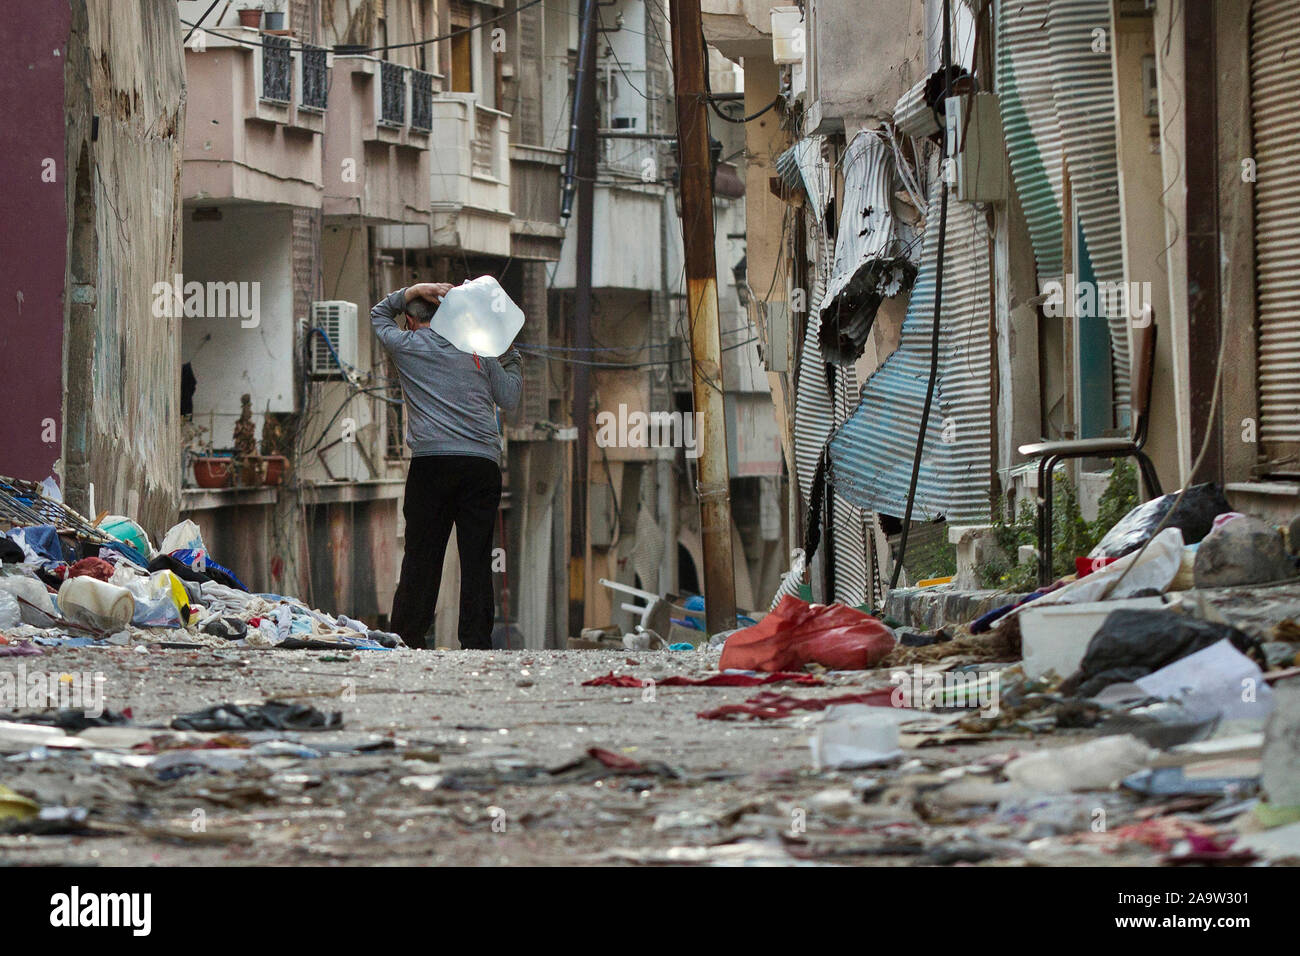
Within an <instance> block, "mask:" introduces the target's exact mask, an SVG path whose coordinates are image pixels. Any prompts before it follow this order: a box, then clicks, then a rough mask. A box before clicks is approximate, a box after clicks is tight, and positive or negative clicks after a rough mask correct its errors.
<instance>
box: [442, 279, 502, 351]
mask: <svg viewBox="0 0 1300 956" xmlns="http://www.w3.org/2000/svg"><path fill="white" fill-rule="evenodd" d="M430 325H431V327H432V328H433V331H435V332H437V333H438V334H439V335H441V336H442V337H443V338H444V339H446V340H447V341H448V342H450V343H451V344H452V345H454V346H456V348H458V349H460V350H461V351H462V352H470V353H473V354H474V355H483V356H487V357H489V358H495V357H496V356H498V355H501V354H503V353H504V352H505V351H506V350H507V349H509V348H510V343H511V342H513V341H514V339H515V336H516V335H518V334H519V330H520V329H522V328H523V327H524V312H523V309H521V308H519V306H517V305H515V303H514V302H513V301H512V300H511V298H510V296H508V295H506V290H505V289H503V288H501V284H500V283H499V282H497V280H496V279H494V278H492V277H491V276H479V277H478V278H477V279H470V280H469V281H468V282H462V283H461V284H460V285H458V286H456V287H455V288H453V289H452V290H451V291H450V292H448V293H447V294H446V295H445V296H443V297H442V303H441V304H440V305H439V306H438V311H436V312H434V313H433V321H432V322H431V323H430Z"/></svg>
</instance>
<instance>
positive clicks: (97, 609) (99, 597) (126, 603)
mask: <svg viewBox="0 0 1300 956" xmlns="http://www.w3.org/2000/svg"><path fill="white" fill-rule="evenodd" d="M59 611H60V612H61V613H62V614H63V616H64V617H65V618H67V619H68V620H69V621H71V622H72V623H73V624H86V625H88V626H90V627H93V628H99V629H101V630H105V631H120V630H122V629H123V628H124V627H126V626H127V625H128V624H130V623H131V617H132V616H133V615H134V614H135V598H134V597H133V596H132V595H131V592H130V591H128V590H127V589H126V588H122V587H118V586H117V585H116V584H109V583H108V582H107V581H99V580H96V579H95V578H92V577H90V576H88V575H83V576H82V577H79V578H69V579H68V580H67V581H64V582H63V584H62V585H60V586H59Z"/></svg>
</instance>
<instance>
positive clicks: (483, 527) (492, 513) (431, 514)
mask: <svg viewBox="0 0 1300 956" xmlns="http://www.w3.org/2000/svg"><path fill="white" fill-rule="evenodd" d="M500 503H501V469H500V468H499V467H497V464H496V462H494V461H492V460H490V459H488V458H481V457H478V456H475V455H421V456H419V457H417V458H412V459H411V470H410V472H409V473H408V474H407V476H406V501H405V503H404V504H403V506H402V514H403V515H404V516H405V518H406V553H405V555H403V557H402V577H401V580H400V581H399V582H398V585H397V593H396V594H395V595H393V613H392V628H393V630H394V631H396V632H397V633H398V634H400V635H401V636H402V640H403V641H405V642H406V644H407V646H409V647H424V646H425V635H427V634H428V633H429V628H430V627H432V626H433V616H434V610H435V609H436V608H437V606H438V586H439V584H441V581H442V561H443V556H444V554H445V553H446V550H447V539H448V537H450V535H451V526H452V525H453V524H454V525H455V526H456V546H457V550H459V552H460V646H461V647H473V648H482V649H485V650H486V649H490V648H491V647H492V625H493V623H494V621H495V619H496V600H495V598H494V596H493V592H492V532H493V530H494V529H495V527H496V519H497V506H498V505H499V504H500Z"/></svg>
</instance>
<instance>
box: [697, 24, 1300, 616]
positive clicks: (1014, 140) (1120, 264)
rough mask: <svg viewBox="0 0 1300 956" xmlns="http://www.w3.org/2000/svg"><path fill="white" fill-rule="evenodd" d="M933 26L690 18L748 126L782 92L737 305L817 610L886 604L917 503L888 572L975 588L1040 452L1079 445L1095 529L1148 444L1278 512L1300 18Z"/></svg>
mask: <svg viewBox="0 0 1300 956" xmlns="http://www.w3.org/2000/svg"><path fill="white" fill-rule="evenodd" d="M943 7H944V5H943V4H942V3H939V2H929V0H927V2H915V3H906V4H891V5H884V4H876V5H873V9H872V15H871V17H870V19H869V21H864V19H863V16H862V9H861V8H862V5H861V4H859V3H853V2H847V0H807V2H804V3H800V4H779V3H767V2H748V0H719V2H711V3H709V2H706V3H705V4H704V13H705V17H704V21H705V31H706V35H707V36H708V38H709V41H710V42H711V43H712V44H713V45H714V46H715V47H716V48H717V49H718V50H720V51H721V52H722V53H724V54H725V55H727V56H728V57H730V58H731V59H733V60H734V61H736V62H738V63H740V64H742V65H743V66H744V69H745V75H746V80H747V83H746V102H745V108H746V111H747V112H753V111H755V110H758V109H761V108H762V107H763V106H764V105H766V103H768V102H769V101H771V100H772V99H773V98H774V97H775V98H777V99H778V101H779V107H778V111H777V115H776V116H775V117H774V118H773V119H772V121H771V122H767V123H764V122H754V123H751V124H749V125H748V127H747V146H748V154H749V168H748V175H747V180H746V187H747V190H746V201H747V207H748V230H749V240H750V242H749V246H748V255H749V266H750V272H751V285H752V286H753V287H754V288H755V289H756V290H758V295H757V296H756V297H755V298H754V299H753V300H752V301H751V305H750V310H751V316H752V318H753V320H754V322H755V323H756V325H757V326H758V327H759V329H760V333H759V334H760V336H761V338H762V344H763V351H764V363H765V366H766V369H767V371H768V374H769V378H770V380H771V383H772V390H773V395H774V397H775V399H776V402H777V404H778V406H779V407H780V409H781V412H780V415H779V417H780V419H781V421H782V424H783V435H782V441H783V448H784V452H785V457H786V462H787V467H788V468H789V471H790V474H791V475H792V476H793V477H794V478H795V479H796V481H795V484H796V485H797V491H796V492H794V493H792V495H791V500H790V509H791V514H790V520H791V522H792V528H793V529H794V534H793V535H792V537H793V539H794V540H795V541H796V542H800V541H803V542H806V543H807V549H808V550H811V549H812V548H813V547H814V546H815V547H816V548H817V550H816V551H815V553H814V555H813V556H812V561H811V572H812V573H811V576H810V583H811V585H812V592H813V594H814V595H815V596H817V597H818V598H819V599H826V600H829V599H831V598H834V599H837V600H841V601H844V602H845V603H849V604H852V605H864V604H865V605H870V606H873V607H880V606H882V603H883V601H884V599H885V596H886V593H887V592H888V590H889V587H890V581H891V577H893V575H894V571H895V569H894V564H895V562H896V559H897V556H898V553H899V548H900V544H901V543H902V542H901V537H902V535H901V532H902V530H903V527H902V525H903V521H902V519H903V517H904V515H905V513H907V512H908V509H909V505H910V508H911V516H912V522H911V524H910V525H909V527H908V532H909V542H908V544H907V549H906V552H905V553H904V556H903V559H902V564H903V567H902V569H901V573H900V574H899V575H898V580H897V583H910V584H915V583H917V580H918V579H924V578H927V577H931V576H934V577H939V576H942V577H952V578H954V579H955V583H957V584H958V585H959V586H964V587H966V588H971V587H976V586H979V585H980V584H981V583H982V582H981V575H980V571H981V565H983V564H984V563H985V562H986V561H987V560H988V549H989V547H990V538H991V537H992V532H993V530H994V529H995V528H996V527H997V526H999V525H1002V524H1005V523H1009V522H1011V521H1013V520H1014V519H1015V516H1016V515H1017V513H1018V512H1019V511H1020V509H1021V508H1023V507H1024V505H1025V503H1027V504H1028V506H1029V507H1030V508H1032V507H1033V506H1034V504H1035V503H1036V502H1037V501H1038V500H1039V499H1040V498H1041V492H1042V489H1040V487H1039V464H1040V459H1041V458H1042V457H1044V456H1043V455H1042V454H1040V453H1039V452H1040V449H1038V448H1036V447H1035V446H1039V445H1041V444H1042V443H1043V442H1076V441H1080V440H1091V441H1093V442H1094V445H1093V446H1091V447H1092V448H1093V449H1094V450H1093V452H1092V453H1091V454H1083V455H1082V457H1073V458H1066V459H1063V460H1062V465H1061V470H1062V471H1063V472H1064V474H1065V476H1066V479H1068V482H1069V484H1070V486H1071V487H1072V488H1073V490H1074V493H1075V494H1077V496H1078V499H1079V503H1080V506H1081V509H1082V512H1083V514H1084V516H1085V517H1093V516H1095V514H1096V510H1095V509H1096V508H1097V507H1098V499H1099V498H1100V497H1101V495H1102V493H1103V491H1104V489H1105V488H1106V487H1107V483H1108V479H1109V478H1110V475H1111V471H1112V467H1113V463H1112V459H1114V458H1120V459H1123V458H1125V457H1126V456H1129V453H1130V451H1131V449H1132V445H1133V444H1134V442H1133V441H1132V439H1133V438H1134V437H1140V439H1142V440H1144V441H1145V446H1144V448H1143V449H1142V450H1143V452H1144V454H1145V455H1146V456H1147V457H1148V459H1149V461H1150V463H1151V469H1150V471H1151V477H1152V478H1154V479H1155V482H1157V483H1158V484H1159V486H1160V488H1162V489H1163V490H1165V491H1168V490H1171V489H1177V488H1179V487H1184V486H1186V485H1190V484H1193V483H1197V482H1204V481H1214V482H1217V483H1220V484H1222V485H1224V487H1225V488H1226V491H1227V494H1228V497H1229V499H1230V501H1231V502H1232V504H1233V506H1234V507H1235V508H1237V509H1238V510H1240V511H1243V512H1247V513H1254V514H1259V515H1261V516H1265V517H1273V518H1278V519H1281V518H1282V517H1286V516H1289V515H1291V514H1293V513H1294V512H1295V510H1296V503H1297V502H1296V496H1297V493H1298V490H1300V486H1297V484H1296V483H1295V469H1294V461H1293V460H1292V459H1293V457H1294V455H1293V448H1292V443H1293V442H1294V440H1295V438H1296V435H1295V434H1294V432H1295V429H1294V427H1293V426H1294V415H1295V411H1296V409H1297V408H1300V393H1297V392H1296V390H1295V377H1294V368H1295V354H1294V352H1293V351H1292V350H1291V348H1290V345H1289V343H1290V342H1291V341H1292V336H1291V334H1290V331H1289V330H1290V326H1291V325H1292V324H1293V323H1294V321H1295V314H1296V304H1297V303H1296V301H1295V297H1294V296H1295V288H1294V282H1293V279H1291V278H1289V277H1292V276H1293V275H1294V269H1295V265H1296V260H1295V256H1296V248H1295V243H1294V237H1293V236H1292V235H1290V233H1289V232H1288V229H1287V226H1286V225H1285V224H1286V223H1290V222H1294V220H1295V218H1296V216H1297V214H1298V213H1300V208H1298V207H1297V205H1296V199H1295V196H1294V194H1293V192H1291V191H1288V190H1289V187H1288V182H1289V177H1290V175H1291V173H1290V170H1293V169H1294V168H1295V164H1296V161H1297V159H1298V158H1300V155H1298V154H1297V152H1296V145H1295V140H1294V136H1293V135H1291V134H1288V133H1287V132H1286V120H1285V118H1284V115H1285V113H1286V110H1285V107H1284V106H1283V105H1282V104H1284V103H1287V102H1289V99H1288V98H1289V95H1290V93H1292V92H1294V86H1295V80H1294V78H1293V77H1292V76H1291V73H1290V71H1288V70H1287V69H1286V68H1285V67H1284V66H1283V65H1282V64H1283V62H1284V60H1285V51H1286V50H1287V49H1294V46H1295V44H1296V42H1297V41H1298V40H1300V37H1298V36H1297V34H1296V32H1295V31H1296V29H1297V27H1296V26H1295V18H1294V17H1293V16H1288V15H1287V14H1286V12H1285V7H1286V4H1281V3H1275V2H1270V0H1255V2H1253V3H1252V2H1248V0H1240V2H1230V0H1217V2H1214V3H1205V4H1192V3H1185V2H1171V3H1159V4H1151V3H1145V2H1141V0H1135V2H1129V0H1036V2H1029V3H1015V4H1012V3H978V2H976V3H966V2H960V0H955V2H953V3H952V4H951V11H952V15H951V20H950V22H949V25H948V30H947V31H945V30H944V28H943V27H944V18H943V14H942V11H943ZM945 40H946V41H947V43H948V50H949V51H950V53H949V56H950V66H949V67H948V69H947V71H946V72H945V70H944V46H945ZM864 50H870V51H871V53H870V55H869V56H864V55H863V52H862V51H864ZM945 142H946V150H947V151H946V152H945V145H944V144H945ZM941 236H942V240H941V239H940V237H941ZM769 286H770V290H769ZM936 323H937V327H936ZM1152 330H1154V334H1152ZM1148 343H1153V344H1151V345H1148ZM1147 356H1151V358H1150V361H1149V362H1148V361H1147V360H1146V359H1147ZM1148 372H1149V378H1148ZM927 395H928V396H929V397H928V401H927ZM1146 396H1149V414H1147V415H1146V416H1145V419H1146V420H1145V421H1143V420H1142V419H1143V415H1144V412H1145V409H1144V408H1143V407H1134V405H1135V403H1134V401H1133V398H1134V397H1137V398H1138V401H1140V402H1141V401H1142V400H1143V399H1144V398H1145V397H1146ZM927 404H928V405H929V413H928V416H926V414H925V411H926V407H927ZM923 418H927V424H926V427H925V436H924V442H923V445H922V449H921V453H920V457H919V468H916V469H914V467H913V465H914V462H915V461H916V460H917V458H916V455H917V444H918V442H917V439H918V435H919V433H920V432H921V423H922V419H923ZM1135 429H1137V430H1139V431H1141V432H1142V434H1141V435H1140V436H1135V434H1134V431H1135ZM1137 444H1139V445H1140V444H1142V441H1138V442H1137ZM1022 448H1023V449H1024V451H1022V450H1021V449H1022ZM1082 452H1087V448H1084V449H1082ZM1144 467H1145V466H1144ZM1139 470H1142V469H1139ZM1061 480H1062V479H1060V478H1058V483H1059V482H1060V481H1061ZM1141 484H1142V488H1141V489H1140V491H1139V497H1146V496H1149V495H1150V494H1151V493H1153V492H1155V491H1157V490H1159V489H1158V488H1156V487H1152V485H1153V482H1152V481H1151V480H1148V479H1147V476H1146V475H1144V476H1143V481H1142V483H1141ZM810 532H811V533H810ZM1011 560H1012V561H1013V562H1014V561H1016V560H1020V561H1025V562H1032V561H1033V560H1034V555H1033V554H1029V553H1025V554H1021V555H1018V556H1017V555H1012V556H1011Z"/></svg>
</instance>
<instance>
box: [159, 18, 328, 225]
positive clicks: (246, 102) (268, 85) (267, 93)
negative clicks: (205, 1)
mask: <svg viewBox="0 0 1300 956" xmlns="http://www.w3.org/2000/svg"><path fill="white" fill-rule="evenodd" d="M304 52H305V51H304V50H303V49H302V44H300V43H299V42H298V41H296V40H291V39H290V38H289V37H285V36H274V35H270V34H263V33H261V32H259V31H258V30H253V29H248V28H243V27H233V28H229V29H223V30H221V31H220V32H212V33H208V34H205V36H204V42H203V44H202V47H201V49H195V48H194V47H193V46H187V47H186V50H185V72H186V85H187V87H188V91H189V92H188V102H187V105H186V122H185V148H184V153H183V157H184V173H183V179H182V195H183V197H184V199H185V202H186V203H187V204H188V205H198V204H207V203H213V204H216V203H221V202H230V201H242V202H260V203H279V204H285V205H293V206H305V207H309V208H317V207H319V206H320V205H321V193H322V169H321V160H322V155H323V154H322V144H321V139H322V135H321V134H322V131H323V130H324V128H325V108H324V104H323V102H322V98H323V96H324V92H325V90H326V89H328V69H329V54H328V53H327V52H326V51H324V50H314V51H309V52H310V55H304ZM304 90H306V92H307V96H306V98H304V95H303V93H304Z"/></svg>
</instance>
